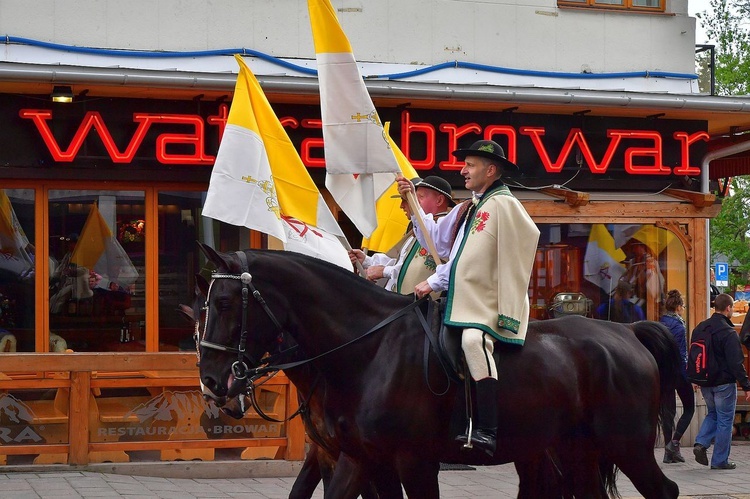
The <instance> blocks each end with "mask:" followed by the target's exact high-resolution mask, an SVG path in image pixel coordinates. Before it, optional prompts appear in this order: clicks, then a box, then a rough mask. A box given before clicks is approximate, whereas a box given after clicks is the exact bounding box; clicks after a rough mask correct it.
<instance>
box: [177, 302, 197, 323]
mask: <svg viewBox="0 0 750 499" xmlns="http://www.w3.org/2000/svg"><path fill="white" fill-rule="evenodd" d="M177 312H178V313H179V314H180V315H181V316H183V317H185V318H186V319H187V320H188V321H190V322H191V323H194V322H195V314H194V313H193V309H192V308H190V307H188V306H187V305H183V304H182V303H180V304H179V305H178V306H177Z"/></svg>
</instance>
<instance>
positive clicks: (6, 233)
mask: <svg viewBox="0 0 750 499" xmlns="http://www.w3.org/2000/svg"><path fill="white" fill-rule="evenodd" d="M28 247H29V239H28V238H27V237H26V234H25V233H24V231H23V228H22V227H21V223H20V222H19V221H18V217H16V212H15V210H13V205H12V204H11V202H10V198H8V195H7V194H6V193H5V190H4V189H0V270H7V271H9V272H12V273H14V274H18V275H26V274H27V273H28V272H29V271H30V270H33V268H34V259H33V258H32V256H31V254H29V252H28V250H27V248H28Z"/></svg>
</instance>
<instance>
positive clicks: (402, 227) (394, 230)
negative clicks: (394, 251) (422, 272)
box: [362, 121, 419, 253]
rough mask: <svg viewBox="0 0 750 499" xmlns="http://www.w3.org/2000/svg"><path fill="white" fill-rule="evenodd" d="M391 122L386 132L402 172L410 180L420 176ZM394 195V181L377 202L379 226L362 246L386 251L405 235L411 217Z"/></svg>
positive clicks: (396, 186)
mask: <svg viewBox="0 0 750 499" xmlns="http://www.w3.org/2000/svg"><path fill="white" fill-rule="evenodd" d="M390 127H391V122H390V121H389V122H386V124H385V134H386V137H388V142H389V143H390V144H391V150H392V151H393V154H394V156H396V161H397V162H398V167H399V169H400V170H401V174H402V175H403V176H404V177H406V178H408V179H409V180H411V179H414V178H417V177H419V174H418V173H417V171H416V170H415V169H414V167H413V166H412V165H411V163H409V160H408V159H407V158H406V156H405V155H404V153H403V152H401V149H399V148H398V146H397V145H396V143H395V142H393V139H392V138H391V135H390V133H389V129H390ZM392 196H398V185H397V184H396V182H395V181H394V182H393V184H392V185H391V186H390V187H389V188H388V190H387V191H385V193H384V194H383V195H382V196H380V199H378V202H377V203H376V204H375V210H376V213H377V217H378V227H377V228H376V229H375V231H373V233H372V235H371V236H370V237H369V238H365V239H363V240H362V247H363V248H367V249H368V250H372V251H375V252H378V253H385V252H387V251H388V250H390V249H391V248H393V246H394V245H395V244H396V243H397V242H398V241H399V240H401V238H402V237H403V235H404V233H405V232H406V229H407V227H408V226H409V219H408V218H406V214H405V213H404V211H403V210H402V209H401V198H400V197H398V198H394V197H392Z"/></svg>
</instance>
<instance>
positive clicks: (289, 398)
mask: <svg viewBox="0 0 750 499" xmlns="http://www.w3.org/2000/svg"><path fill="white" fill-rule="evenodd" d="M298 406H299V400H298V398H297V387H296V386H294V385H293V384H292V382H291V381H290V382H289V384H288V385H287V389H286V414H287V417H288V416H289V415H290V414H292V413H294V411H296V410H297V407H298ZM284 459H286V460H287V461H302V460H303V459H305V425H304V423H303V422H302V418H301V417H296V418H294V419H291V420H289V421H287V422H286V457H285V458H284Z"/></svg>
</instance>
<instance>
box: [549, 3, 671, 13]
mask: <svg viewBox="0 0 750 499" xmlns="http://www.w3.org/2000/svg"><path fill="white" fill-rule="evenodd" d="M634 1H635V0H622V5H614V4H605V3H599V0H578V1H576V0H557V6H558V7H573V8H579V9H596V10H611V11H620V12H622V11H626V12H659V13H663V12H665V10H666V4H667V2H666V0H659V5H658V6H657V7H646V6H641V5H633V2H634Z"/></svg>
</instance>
